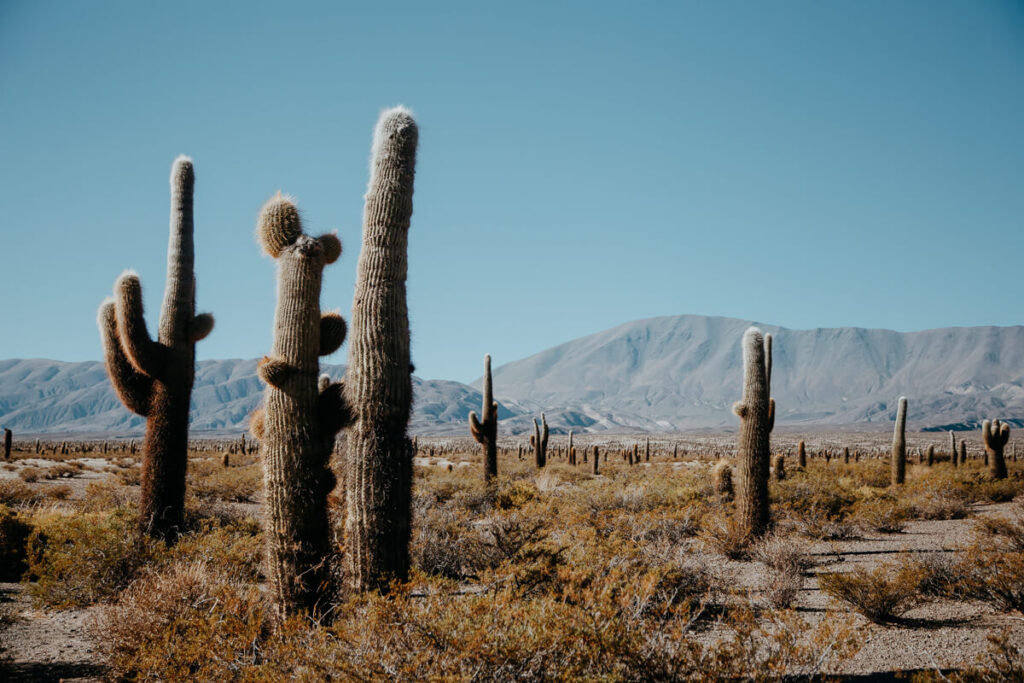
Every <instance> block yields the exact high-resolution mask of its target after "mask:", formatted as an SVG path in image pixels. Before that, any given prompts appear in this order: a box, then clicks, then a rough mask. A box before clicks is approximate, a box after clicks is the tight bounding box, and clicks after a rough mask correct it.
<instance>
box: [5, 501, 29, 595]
mask: <svg viewBox="0 0 1024 683" xmlns="http://www.w3.org/2000/svg"><path fill="white" fill-rule="evenodd" d="M31 533H32V526H31V525H30V524H29V523H28V522H27V521H26V520H25V519H24V518H23V517H22V516H20V515H19V514H18V513H16V512H14V511H13V510H11V509H10V508H9V507H7V506H6V505H0V581H18V580H19V579H21V575H22V574H24V573H25V570H26V569H27V568H28V564H27V561H26V560H27V549H26V543H27V541H28V537H29V534H31Z"/></svg>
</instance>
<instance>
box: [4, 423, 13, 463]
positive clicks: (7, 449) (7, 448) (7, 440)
mask: <svg viewBox="0 0 1024 683" xmlns="http://www.w3.org/2000/svg"><path fill="white" fill-rule="evenodd" d="M13 441H14V434H13V433H12V432H11V430H10V429H8V428H7V427H4V460H10V459H11V443H12V442H13Z"/></svg>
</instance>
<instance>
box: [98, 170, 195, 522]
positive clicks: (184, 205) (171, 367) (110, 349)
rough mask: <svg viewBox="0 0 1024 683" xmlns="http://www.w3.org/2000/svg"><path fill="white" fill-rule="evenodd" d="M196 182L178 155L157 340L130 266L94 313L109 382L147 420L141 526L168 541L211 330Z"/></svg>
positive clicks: (177, 516) (181, 500)
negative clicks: (198, 373)
mask: <svg viewBox="0 0 1024 683" xmlns="http://www.w3.org/2000/svg"><path fill="white" fill-rule="evenodd" d="M194 186H195V173H194V171H193V168H192V160H191V159H189V158H188V157H185V156H180V157H178V158H177V159H175V161H174V166H173V167H172V170H171V235H170V242H169V244H168V248H167V286H166V288H165V290H164V301H163V307H162V308H161V309H160V324H159V334H158V336H157V339H156V340H153V339H151V338H150V336H149V332H148V331H147V330H146V321H145V317H144V316H143V311H142V285H141V284H140V283H139V277H138V275H136V274H135V273H134V272H132V271H126V272H125V273H124V274H122V275H121V277H119V278H118V279H117V282H116V283H115V284H114V296H113V297H112V298H108V299H106V300H105V301H104V302H103V303H102V305H100V310H99V316H98V323H99V327H100V334H101V337H102V339H103V349H104V354H105V356H106V365H107V374H108V375H109V376H110V383H111V384H112V385H113V387H114V390H115V391H116V392H117V394H118V397H120V399H121V401H122V402H123V403H124V404H125V406H126V407H127V408H128V409H129V410H131V411H132V412H134V413H136V414H138V415H141V416H143V417H145V418H146V439H145V442H144V444H143V456H142V457H143V459H142V482H141V483H142V490H141V493H140V496H139V526H140V527H141V528H142V529H143V530H144V531H145V532H147V533H149V534H150V535H151V536H153V537H156V538H162V539H165V540H167V541H173V540H174V538H175V537H176V535H177V531H178V528H179V527H180V526H181V522H182V515H183V513H184V508H185V471H186V468H187V466H188V411H189V401H190V399H191V395H192V383H193V381H194V379H195V344H196V342H197V341H199V340H201V339H203V338H204V337H206V335H208V334H209V333H210V331H211V330H212V329H213V316H212V315H210V314H209V313H202V314H200V315H196V312H195V308H196V307H195V293H196V279H195V274H194V271H193V261H194V252H193V246H192V231H193V224H192V192H193V188H194Z"/></svg>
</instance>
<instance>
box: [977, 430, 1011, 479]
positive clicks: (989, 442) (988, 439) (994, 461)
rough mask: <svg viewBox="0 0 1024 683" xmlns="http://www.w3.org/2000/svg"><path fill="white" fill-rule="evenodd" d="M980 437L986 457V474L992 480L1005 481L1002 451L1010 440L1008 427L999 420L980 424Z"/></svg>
mask: <svg viewBox="0 0 1024 683" xmlns="http://www.w3.org/2000/svg"><path fill="white" fill-rule="evenodd" d="M981 436H982V440H983V441H984V443H985V453H986V454H987V455H988V473H989V476H990V477H992V478H993V479H1006V458H1004V457H1003V449H1004V448H1006V443H1007V442H1008V441H1009V440H1010V425H1008V424H1006V423H1005V422H1004V423H1000V422H999V420H994V421H992V422H989V421H988V420H985V421H984V422H982V423H981Z"/></svg>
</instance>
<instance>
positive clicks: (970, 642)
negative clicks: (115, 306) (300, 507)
mask: <svg viewBox="0 0 1024 683" xmlns="http://www.w3.org/2000/svg"><path fill="white" fill-rule="evenodd" d="M92 460H93V459H90V461H89V463H88V464H89V465H90V466H91V467H92V468H93V471H85V472H83V473H82V474H81V475H79V476H78V477H75V478H73V479H60V480H57V482H58V483H68V484H71V485H72V486H73V487H74V488H75V489H76V490H75V494H76V495H74V496H73V497H77V494H79V491H78V490H77V489H79V488H82V489H84V487H85V485H87V484H88V482H89V481H90V480H91V481H96V480H99V479H103V478H106V477H111V476H113V475H112V474H110V473H109V472H107V471H104V470H105V469H106V468H105V467H104V466H105V465H106V464H107V463H106V462H105V461H101V462H93V461H92ZM418 460H419V459H418ZM425 460H426V459H425ZM431 460H433V462H430V461H427V462H423V463H417V464H421V465H433V466H441V467H447V465H448V463H449V461H447V460H445V459H443V458H434V459H431ZM22 463H23V464H22ZM19 464H21V466H36V467H46V466H47V465H52V464H54V463H53V462H52V461H45V460H39V461H35V460H32V461H27V460H26V461H20V462H19ZM452 464H453V465H455V466H459V465H460V464H461V463H452ZM676 464H679V463H676ZM0 476H17V475H16V472H11V471H6V472H2V473H0ZM52 483H54V482H47V481H44V480H40V481H39V482H38V483H37V484H35V485H37V486H46V485H50V484H52ZM247 507H251V508H252V509H251V512H252V513H253V514H258V506H256V505H251V506H247ZM1013 509H1016V510H1019V509H1020V508H1019V507H1016V506H1015V505H1014V504H1012V503H1004V504H999V505H986V506H978V507H977V508H976V509H975V511H974V516H975V517H976V516H979V515H1000V514H1003V515H1008V514H1011V510H1013ZM972 526H973V521H972V520H971V519H965V520H947V521H912V522H909V523H908V524H907V526H906V529H905V530H904V531H903V532H902V533H896V534H882V533H877V532H869V533H867V534H865V535H864V536H863V537H862V538H859V539H853V540H848V541H832V542H823V543H817V544H813V545H812V546H811V552H812V554H813V556H814V559H815V561H816V562H817V563H818V566H816V567H815V568H813V569H812V570H811V571H810V572H808V574H807V575H806V576H805V578H804V585H803V588H802V590H801V591H800V595H799V597H798V598H797V601H796V608H797V609H798V611H799V612H800V613H801V614H802V615H803V616H804V617H805V618H807V620H808V621H810V622H812V623H814V622H817V621H820V620H822V619H825V618H827V617H828V612H827V610H830V609H831V610H836V609H838V610H839V611H841V612H844V613H845V614H852V615H853V620H854V623H855V625H856V626H858V627H862V628H863V629H864V633H865V634H866V635H865V637H864V640H863V646H862V648H861V650H860V651H859V652H858V653H857V654H856V655H855V656H854V657H853V658H852V659H851V660H848V661H847V662H844V663H843V664H842V665H841V667H840V669H839V670H838V671H837V672H836V673H842V674H845V675H850V676H852V678H851V680H895V679H894V678H893V677H892V674H891V673H886V672H898V671H914V670H922V669H935V668H940V669H948V668H957V667H962V666H967V665H972V664H975V663H976V657H977V655H978V654H979V653H982V652H984V651H986V650H987V648H988V641H987V639H986V636H987V635H988V634H990V633H992V632H995V631H999V630H1002V629H1004V628H1010V629H1011V630H1012V632H1013V634H1014V636H1015V637H1016V638H1019V641H1018V642H1024V618H1022V617H1021V616H1020V615H1010V614H1000V613H997V612H995V611H994V610H993V609H992V608H990V607H988V606H987V605H985V604H983V603H977V602H959V601H957V602H954V601H948V600H936V601H933V602H929V603H927V604H925V605H923V606H921V607H918V608H916V609H914V610H912V611H910V612H908V613H907V614H906V615H905V618H904V619H903V620H902V621H901V622H900V623H899V624H897V625H889V626H880V625H876V624H871V623H870V622H868V620H867V619H865V618H863V617H861V616H860V615H856V614H854V613H852V612H848V611H847V610H846V608H845V607H844V606H842V605H840V604H837V603H835V602H834V601H832V600H831V599H830V598H829V597H828V596H827V595H825V594H824V593H822V592H821V591H820V590H819V589H818V581H817V578H816V573H817V572H820V571H843V570H844V569H846V568H852V567H855V566H858V565H860V566H865V567H868V568H870V567H873V566H877V565H879V564H883V563H892V562H896V561H898V560H899V559H900V558H901V557H903V556H906V555H908V554H912V553H946V554H951V553H953V552H954V551H955V550H956V549H957V548H958V547H960V546H963V545H966V543H967V542H968V540H969V538H970V535H971V528H972ZM713 561H714V563H715V566H716V567H717V568H719V569H720V570H721V572H722V575H723V576H725V577H728V579H729V581H730V582H731V585H734V586H737V587H742V588H747V589H749V590H751V591H752V592H753V593H754V594H755V595H756V594H757V592H758V590H759V585H760V582H761V581H762V578H761V576H762V572H763V568H762V566H761V565H760V564H758V563H756V562H733V561H726V560H722V559H720V558H716V559H715V560H713ZM0 602H5V603H8V605H9V606H10V607H11V608H13V609H12V611H13V613H14V615H15V617H14V622H13V624H11V625H9V626H7V627H3V626H2V625H0V648H2V650H3V652H2V654H3V656H4V657H7V658H9V659H8V661H7V662H5V663H4V664H3V665H0V680H12V681H58V680H65V681H93V680H100V678H99V677H100V676H101V675H102V667H101V666H100V665H99V664H98V661H97V656H96V651H95V645H94V643H93V642H91V640H90V635H89V633H88V630H87V628H86V623H87V621H88V619H89V616H90V614H91V610H89V609H86V610H64V611H42V610H37V609H35V608H33V607H32V605H31V602H30V601H29V599H28V597H27V595H26V594H25V592H24V586H22V585H19V584H9V583H8V584H3V583H0ZM5 667H6V668H5Z"/></svg>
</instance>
